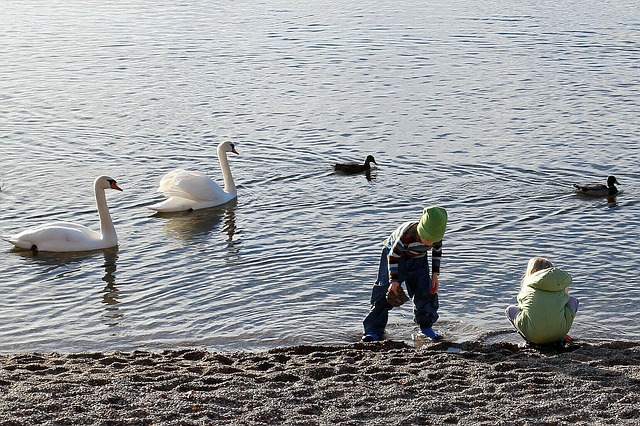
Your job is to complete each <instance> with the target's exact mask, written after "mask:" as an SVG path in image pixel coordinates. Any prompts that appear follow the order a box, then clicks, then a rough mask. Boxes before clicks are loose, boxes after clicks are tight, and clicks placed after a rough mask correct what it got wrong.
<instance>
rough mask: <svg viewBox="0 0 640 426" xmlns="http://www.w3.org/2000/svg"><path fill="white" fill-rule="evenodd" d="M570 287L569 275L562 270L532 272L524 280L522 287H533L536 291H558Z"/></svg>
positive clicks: (551, 269) (548, 269)
mask: <svg viewBox="0 0 640 426" xmlns="http://www.w3.org/2000/svg"><path fill="white" fill-rule="evenodd" d="M570 285H571V275H569V274H567V273H566V272H565V271H563V270H562V269H558V268H547V269H542V270H541V271H538V272H534V273H533V274H531V275H529V276H528V277H526V278H525V279H524V282H523V283H522V286H523V287H525V286H529V287H533V288H535V289H538V290H545V291H560V290H564V289H566V288H567V287H569V286H570Z"/></svg>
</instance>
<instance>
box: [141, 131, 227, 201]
mask: <svg viewBox="0 0 640 426" xmlns="http://www.w3.org/2000/svg"><path fill="white" fill-rule="evenodd" d="M229 152H232V153H234V154H236V155H238V151H237V150H236V146H235V144H234V143H233V142H229V141H226V142H221V143H220V144H218V148H217V153H218V162H219V163H220V170H221V171H222V179H223V181H224V189H223V188H221V187H220V186H219V185H218V184H217V183H215V182H214V181H213V180H212V179H211V178H210V177H209V176H207V175H206V174H204V173H202V172H196V171H189V170H184V169H175V170H172V171H170V172H169V173H167V174H165V175H164V176H163V177H162V179H161V180H160V184H159V186H158V189H157V191H156V192H161V193H162V194H164V196H165V197H167V199H166V200H164V201H162V202H160V203H157V204H153V205H151V206H148V208H149V209H151V210H155V211H156V212H158V213H171V212H181V211H193V210H199V209H206V208H209V207H215V206H219V205H222V204H226V203H228V202H229V201H231V200H233V199H235V198H236V197H237V196H238V191H237V189H236V185H235V183H234V181H233V176H232V175H231V168H230V167H229V160H228V158H227V153H229Z"/></svg>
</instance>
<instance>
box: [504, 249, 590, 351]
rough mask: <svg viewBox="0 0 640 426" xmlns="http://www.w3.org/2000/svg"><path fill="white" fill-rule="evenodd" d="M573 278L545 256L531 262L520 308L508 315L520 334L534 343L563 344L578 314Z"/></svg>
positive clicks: (526, 274) (515, 307) (510, 311)
mask: <svg viewBox="0 0 640 426" xmlns="http://www.w3.org/2000/svg"><path fill="white" fill-rule="evenodd" d="M570 284H571V276H570V275H569V274H568V273H566V272H565V271H563V270H561V269H559V268H555V267H554V266H553V264H552V263H551V262H550V261H549V260H547V259H545V258H543V257H533V258H531V259H529V263H528V265H527V270H526V271H525V274H524V277H523V278H522V287H521V288H520V293H518V297H517V299H518V306H513V305H511V306H508V307H507V309H506V311H505V314H506V315H507V318H508V319H509V321H511V323H512V324H513V325H514V327H515V328H516V329H517V330H518V332H519V333H520V334H521V335H522V337H524V338H525V339H526V340H527V341H528V342H530V343H534V344H543V343H555V342H560V341H564V339H565V336H566V335H567V333H568V332H569V329H570V328H571V325H572V324H573V319H574V318H575V316H576V312H577V311H578V304H579V301H578V299H576V298H575V297H573V296H569V285H570Z"/></svg>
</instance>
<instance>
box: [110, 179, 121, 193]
mask: <svg viewBox="0 0 640 426" xmlns="http://www.w3.org/2000/svg"><path fill="white" fill-rule="evenodd" d="M111 189H117V190H118V191H122V188H120V187H119V186H118V184H117V183H116V181H115V180H112V181H111Z"/></svg>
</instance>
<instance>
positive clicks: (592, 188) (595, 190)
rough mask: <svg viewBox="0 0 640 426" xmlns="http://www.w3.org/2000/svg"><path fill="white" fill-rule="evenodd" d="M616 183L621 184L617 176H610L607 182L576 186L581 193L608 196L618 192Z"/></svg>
mask: <svg viewBox="0 0 640 426" xmlns="http://www.w3.org/2000/svg"><path fill="white" fill-rule="evenodd" d="M616 184H617V185H620V182H618V180H617V179H616V177H615V176H609V177H608V178H607V184H606V185H605V184H602V183H589V184H584V185H578V184H574V185H573V186H574V188H576V191H578V192H579V193H581V194H586V195H591V196H594V197H606V196H611V195H616V194H617V193H618V192H620V191H618V188H616Z"/></svg>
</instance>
